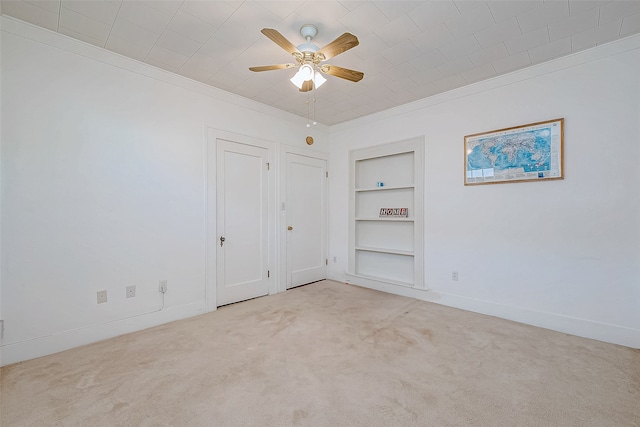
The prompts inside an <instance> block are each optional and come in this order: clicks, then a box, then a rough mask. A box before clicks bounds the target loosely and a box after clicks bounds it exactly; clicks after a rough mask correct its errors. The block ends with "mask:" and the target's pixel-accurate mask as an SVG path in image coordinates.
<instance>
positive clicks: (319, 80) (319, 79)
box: [313, 72, 327, 89]
mask: <svg viewBox="0 0 640 427" xmlns="http://www.w3.org/2000/svg"><path fill="white" fill-rule="evenodd" d="M326 81H327V79H325V78H324V77H323V76H322V74H320V73H319V72H315V73H314V77H313V86H314V87H315V88H316V89H318V88H319V87H320V86H322V85H323V84H324V82H326Z"/></svg>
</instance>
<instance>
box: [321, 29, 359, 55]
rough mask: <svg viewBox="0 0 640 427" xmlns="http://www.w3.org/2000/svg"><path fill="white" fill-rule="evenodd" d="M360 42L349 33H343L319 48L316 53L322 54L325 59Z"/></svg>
mask: <svg viewBox="0 0 640 427" xmlns="http://www.w3.org/2000/svg"><path fill="white" fill-rule="evenodd" d="M359 44H360V42H359V41H358V38H357V37H356V36H354V35H353V34H351V33H344V34H343V35H341V36H340V37H338V38H337V39H335V40H334V41H332V42H331V43H329V44H328V45H326V46H325V47H322V48H320V50H319V51H318V53H321V54H323V55H324V58H325V60H326V59H329V58H333V57H334V56H336V55H340V54H341V53H342V52H345V51H347V50H349V49H351V48H352V47H356V46H358V45H359Z"/></svg>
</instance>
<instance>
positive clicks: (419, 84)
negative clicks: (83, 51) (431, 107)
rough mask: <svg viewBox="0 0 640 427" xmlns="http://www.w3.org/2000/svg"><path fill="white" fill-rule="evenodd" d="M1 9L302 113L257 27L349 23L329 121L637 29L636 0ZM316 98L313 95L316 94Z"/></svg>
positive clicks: (327, 89)
mask: <svg viewBox="0 0 640 427" xmlns="http://www.w3.org/2000/svg"><path fill="white" fill-rule="evenodd" d="M1 6H2V13H3V14H5V15H9V16H12V17H14V18H18V19H21V20H24V21H27V22H30V23H32V24H36V25H39V26H42V27H44V28H48V29H50V30H52V31H57V32H59V33H62V34H65V35H67V36H69V37H73V38H76V39H79V40H82V41H85V42H87V43H91V44H94V45H96V46H100V47H103V48H105V49H108V50H111V51H114V52H117V53H119V54H122V55H125V56H128V57H131V58H134V59H136V60H139V61H143V62H146V63H148V64H151V65H154V66H156V67H159V68H163V69H165V70H169V71H171V72H174V73H177V74H181V75H183V76H186V77H189V78H192V79H195V80H198V81H201V82H203V83H206V84H208V85H211V86H215V87H217V88H220V89H224V90H226V91H229V92H233V93H236V94H238V95H242V96H244V97H247V98H251V99H254V100H256V101H259V102H262V103H264V104H268V105H271V106H273V107H276V108H279V109H282V110H285V111H289V112H292V113H295V114H298V115H301V116H303V117H307V101H308V99H309V96H310V95H309V94H304V93H300V92H298V90H297V88H295V87H294V86H293V85H292V84H291V83H290V82H289V78H290V77H291V76H292V75H293V74H294V73H295V70H293V69H287V70H277V71H268V72H261V73H254V72H251V71H249V70H248V68H249V67H250V66H258V65H271V64H281V63H288V62H292V58H291V56H290V55H289V54H288V53H287V52H285V51H284V50H283V49H281V48H280V47H279V46H278V45H276V44H275V43H273V42H272V41H271V40H269V39H268V38H266V37H265V36H263V35H262V34H261V33H260V30H261V29H262V28H274V29H276V30H278V31H279V32H280V33H281V34H282V35H283V36H285V37H286V38H287V39H288V40H290V41H291V42H292V43H293V44H294V45H299V44H301V43H303V42H304V39H303V38H302V36H301V35H300V34H299V29H300V27H301V26H302V25H303V24H306V23H311V24H314V25H315V26H316V27H317V28H318V30H319V32H318V35H317V36H316V38H315V39H314V41H313V42H314V44H316V45H318V46H320V47H321V46H324V45H325V44H327V43H329V42H331V41H332V40H333V39H335V38H336V37H338V36H339V35H341V34H342V33H344V32H350V33H353V34H355V35H356V36H357V37H358V38H359V40H360V45H359V46H357V47H355V48H353V49H351V50H349V51H347V52H345V53H343V54H341V55H339V56H337V57H334V58H332V59H330V60H329V61H327V63H329V64H332V65H337V66H340V67H344V68H351V69H355V70H358V71H362V72H364V74H365V77H364V79H363V80H362V81H360V82H359V83H352V82H349V81H346V80H342V79H339V78H337V77H333V76H327V79H328V81H327V83H325V85H324V86H322V87H321V88H319V89H318V90H316V91H315V92H314V95H312V96H313V97H315V98H316V104H315V106H316V111H315V115H316V120H317V121H318V122H321V123H324V124H326V125H332V124H336V123H340V122H344V121H347V120H350V119H354V118H357V117H360V116H364V115H367V114H371V113H374V112H378V111H382V110H385V109H388V108H391V107H394V106H397V105H402V104H406V103H408V102H411V101H415V100H418V99H421V98H425V97H428V96H431V95H434V94H437V93H440V92H445V91H448V90H451V89H454V88H457V87H460V86H464V85H467V84H471V83H474V82H478V81H481V80H484V79H488V78H491V77H494V76H497V75H500V74H504V73H508V72H510V71H513V70H517V69H520V68H524V67H528V66H530V65H533V64H537V63H541V62H544V61H548V60H551V59H553V58H558V57H561V56H564V55H567V54H570V53H573V52H577V51H580V50H583V49H587V48H590V47H593V46H596V45H598V44H602V43H606V42H610V41H613V40H616V39H618V38H622V37H625V36H629V35H631V34H636V33H639V32H640V0H634V1H621V0H616V1H589V0H552V1H548V0H547V1H542V0H537V1H522V0H518V1H479V0H475V1H457V0H432V1H206V0H184V1H183V0H168V1H160V0H158V1H132V0H125V1H121V0H90V1H66V0H62V1H60V0H44V1H8V0H2V4H1ZM311 105H313V102H311Z"/></svg>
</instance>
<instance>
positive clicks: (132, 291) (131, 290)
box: [127, 285, 136, 298]
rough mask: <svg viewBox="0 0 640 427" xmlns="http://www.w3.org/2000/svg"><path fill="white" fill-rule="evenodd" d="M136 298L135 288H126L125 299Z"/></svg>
mask: <svg viewBox="0 0 640 427" xmlns="http://www.w3.org/2000/svg"><path fill="white" fill-rule="evenodd" d="M135 296H136V287H135V285H134V286H127V298H133V297H135Z"/></svg>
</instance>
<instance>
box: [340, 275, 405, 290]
mask: <svg viewBox="0 0 640 427" xmlns="http://www.w3.org/2000/svg"><path fill="white" fill-rule="evenodd" d="M347 275H348V276H352V277H359V278H361V279H367V280H375V281H376V282H382V283H391V284H393V285H400V286H405V287H407V288H413V287H414V286H415V285H414V284H413V283H409V282H402V281H400V280H393V279H386V278H384V277H376V276H369V275H366V274H360V273H347Z"/></svg>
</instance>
